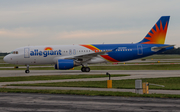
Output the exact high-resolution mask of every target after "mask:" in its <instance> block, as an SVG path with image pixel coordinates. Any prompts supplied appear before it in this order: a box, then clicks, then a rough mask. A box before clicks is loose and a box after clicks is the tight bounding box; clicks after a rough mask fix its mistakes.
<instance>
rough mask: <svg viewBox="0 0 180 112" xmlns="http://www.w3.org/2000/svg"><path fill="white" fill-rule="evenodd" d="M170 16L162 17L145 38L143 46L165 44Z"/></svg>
mask: <svg viewBox="0 0 180 112" xmlns="http://www.w3.org/2000/svg"><path fill="white" fill-rule="evenodd" d="M169 18H170V16H162V17H161V18H160V19H159V20H158V21H157V23H156V24H155V25H154V26H153V27H152V29H151V30H150V31H149V32H148V34H147V35H146V36H145V37H144V39H143V40H142V41H140V42H139V43H141V44H164V42H165V38H166V32H167V29H168V23H169Z"/></svg>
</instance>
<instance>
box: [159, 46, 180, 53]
mask: <svg viewBox="0 0 180 112" xmlns="http://www.w3.org/2000/svg"><path fill="white" fill-rule="evenodd" d="M159 54H180V47H178V48H175V49H171V50H168V51H165V52H162V53H159Z"/></svg>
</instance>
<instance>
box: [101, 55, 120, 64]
mask: <svg viewBox="0 0 180 112" xmlns="http://www.w3.org/2000/svg"><path fill="white" fill-rule="evenodd" d="M101 57H103V58H104V59H106V60H108V61H111V62H119V61H118V60H115V59H114V58H111V57H110V56H108V55H101Z"/></svg>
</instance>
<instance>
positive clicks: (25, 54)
mask: <svg viewBox="0 0 180 112" xmlns="http://www.w3.org/2000/svg"><path fill="white" fill-rule="evenodd" d="M46 48H51V49H48V50H45V49H46ZM94 52H95V51H93V50H90V49H88V48H85V47H83V46H80V45H51V46H26V47H21V48H18V49H15V50H14V51H12V53H11V54H9V55H7V56H6V57H5V58H4V60H5V62H8V63H11V64H17V65H37V64H56V63H57V60H58V59H65V58H68V57H71V58H72V57H76V56H80V55H87V54H91V53H94ZM102 62H107V61H106V60H105V59H103V58H102V57H101V56H96V57H93V58H92V59H91V60H89V61H88V62H87V63H88V64H90V63H102Z"/></svg>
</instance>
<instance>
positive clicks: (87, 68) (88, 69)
mask: <svg viewBox="0 0 180 112" xmlns="http://www.w3.org/2000/svg"><path fill="white" fill-rule="evenodd" d="M81 71H82V72H90V68H89V67H82V68H81Z"/></svg>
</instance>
